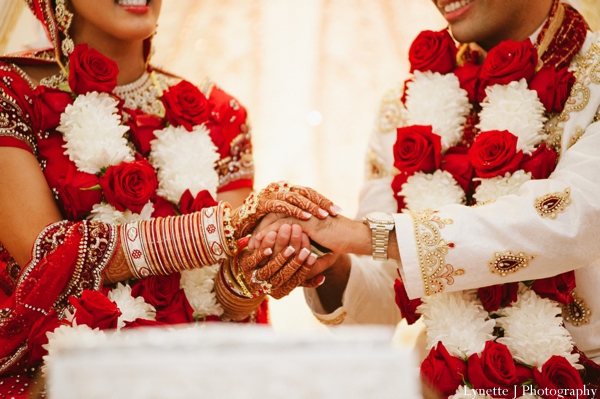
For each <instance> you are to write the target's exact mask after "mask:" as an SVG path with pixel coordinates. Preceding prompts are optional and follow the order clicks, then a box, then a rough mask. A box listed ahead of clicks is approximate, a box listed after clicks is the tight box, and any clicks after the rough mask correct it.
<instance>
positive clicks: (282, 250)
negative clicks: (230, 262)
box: [239, 224, 322, 299]
mask: <svg viewBox="0 0 600 399" xmlns="http://www.w3.org/2000/svg"><path fill="white" fill-rule="evenodd" d="M294 254H295V256H292V255H294ZM269 257H270V259H269V260H267V259H268V258H269ZM316 260H317V256H316V255H314V254H311V252H310V242H309V240H308V236H306V234H303V233H302V229H301V228H300V226H298V225H292V226H290V225H288V224H285V225H281V227H280V228H279V229H278V230H276V231H275V230H274V231H271V232H269V233H266V235H265V237H264V239H263V240H262V241H261V244H260V246H259V248H258V249H257V250H256V251H251V250H249V249H245V250H243V251H242V253H241V254H240V260H239V267H240V269H241V270H242V271H243V273H244V277H245V280H246V282H247V283H248V284H249V285H250V287H249V288H250V289H251V290H253V291H255V292H261V291H262V292H264V291H267V292H268V293H270V295H271V296H272V297H273V298H275V299H280V298H283V297H284V296H286V295H288V294H289V293H290V292H292V290H293V289H294V288H296V287H297V286H299V285H301V284H303V283H306V278H307V276H308V275H309V273H310V272H311V270H312V268H313V266H314V265H315V262H316ZM321 282H322V278H314V279H312V280H311V281H309V282H308V284H309V285H310V286H317V285H318V284H319V283H321Z"/></svg>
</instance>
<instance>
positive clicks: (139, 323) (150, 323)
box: [123, 319, 168, 329]
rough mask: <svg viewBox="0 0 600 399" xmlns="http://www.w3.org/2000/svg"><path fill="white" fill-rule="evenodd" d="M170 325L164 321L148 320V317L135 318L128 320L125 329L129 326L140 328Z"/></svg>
mask: <svg viewBox="0 0 600 399" xmlns="http://www.w3.org/2000/svg"><path fill="white" fill-rule="evenodd" d="M163 326H168V324H166V323H162V322H160V321H156V320H146V319H135V320H134V321H126V322H125V326H124V327H123V329H128V328H140V327H163Z"/></svg>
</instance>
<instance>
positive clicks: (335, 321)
mask: <svg viewBox="0 0 600 399" xmlns="http://www.w3.org/2000/svg"><path fill="white" fill-rule="evenodd" d="M347 315H348V313H346V312H342V314H341V315H339V316H338V317H336V318H334V319H331V320H325V319H322V318H320V317H319V316H317V315H315V317H316V318H317V320H319V321H320V322H321V324H324V325H326V326H337V325H340V324H342V323H343V322H344V319H345V318H346V316H347Z"/></svg>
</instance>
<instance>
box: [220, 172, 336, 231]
mask: <svg viewBox="0 0 600 399" xmlns="http://www.w3.org/2000/svg"><path fill="white" fill-rule="evenodd" d="M332 206H333V203H332V202H331V201H329V200H328V199H327V198H325V197H323V196H322V195H320V194H319V193H317V192H316V191H314V190H312V189H310V188H307V187H292V186H290V185H289V184H288V183H271V184H270V185H268V186H267V188H265V189H263V190H261V191H260V192H259V193H258V194H251V195H250V196H249V197H248V198H246V200H245V201H244V204H243V205H242V206H241V207H239V208H237V209H236V210H235V211H234V212H233V215H232V218H231V221H232V224H233V225H234V226H235V228H236V238H240V237H244V236H246V235H247V234H248V233H249V232H250V231H252V229H254V227H255V226H256V224H257V223H258V221H259V220H260V219H261V218H262V217H263V216H265V215H267V214H268V213H283V214H286V215H288V216H292V217H295V218H297V219H300V220H307V219H309V218H310V216H311V215H314V216H316V217H318V218H325V217H327V213H325V214H323V213H321V212H319V211H320V210H321V209H323V208H326V209H331V207H332Z"/></svg>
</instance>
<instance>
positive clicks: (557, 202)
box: [534, 187, 573, 220]
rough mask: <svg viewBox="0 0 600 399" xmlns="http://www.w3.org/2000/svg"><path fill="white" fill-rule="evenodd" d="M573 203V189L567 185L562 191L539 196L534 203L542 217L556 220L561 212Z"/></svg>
mask: <svg viewBox="0 0 600 399" xmlns="http://www.w3.org/2000/svg"><path fill="white" fill-rule="evenodd" d="M572 203H573V201H572V200H571V189H570V188H568V187H567V188H565V191H564V192H562V193H561V192H556V193H552V194H547V195H544V196H543V197H540V198H537V199H536V200H535V204H534V205H535V210H536V211H537V213H538V214H539V215H540V216H541V217H543V218H550V219H552V220H554V219H556V218H557V217H558V214H559V213H563V212H564V211H565V209H567V207H568V206H569V205H571V204H572Z"/></svg>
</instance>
